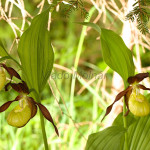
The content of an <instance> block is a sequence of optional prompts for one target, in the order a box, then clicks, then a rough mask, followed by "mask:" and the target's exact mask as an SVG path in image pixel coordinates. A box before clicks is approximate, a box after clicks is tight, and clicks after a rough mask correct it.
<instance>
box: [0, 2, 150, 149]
mask: <svg viewBox="0 0 150 150" xmlns="http://www.w3.org/2000/svg"><path fill="white" fill-rule="evenodd" d="M0 2H1V3H0V4H1V6H2V8H3V10H4V8H5V7H6V0H2V1H1V0H0ZM41 2H44V6H43V9H42V10H45V9H46V8H47V7H48V6H49V3H48V2H49V1H47V0H45V1H41V0H25V1H24V6H25V10H26V11H27V12H28V13H29V14H30V15H31V16H32V17H33V16H35V15H37V14H38V13H39V11H40V8H42V3H41ZM54 2H56V1H54ZM82 2H83V3H84V8H85V9H86V10H87V12H88V11H89V10H90V8H92V7H93V4H92V3H91V1H82ZM124 2H125V3H127V2H126V1H124ZM39 4H41V5H40V6H39V7H37V6H38V5H39ZM106 5H107V2H106V3H104V4H103V3H102V4H99V5H98V8H99V9H100V10H103V12H101V15H100V12H99V11H98V10H97V11H95V12H94V14H93V15H92V18H91V22H93V21H94V20H95V19H97V21H95V22H97V24H98V25H100V26H101V27H103V28H107V29H111V30H113V31H114V32H116V33H117V34H122V29H123V27H124V24H123V22H122V21H121V20H120V16H119V14H115V13H113V12H114V11H116V12H117V10H116V9H115V8H116V7H115V5H113V4H111V6H110V5H109V3H108V5H107V7H106ZM10 6H11V2H9V6H8V10H7V11H5V13H6V15H8V14H9V8H10ZM116 6H117V8H118V9H119V10H121V11H123V7H124V6H122V3H121V2H120V1H116ZM67 7H68V5H67ZM62 9H63V8H62V7H60V6H59V7H57V9H55V10H54V12H53V13H52V16H51V24H50V36H51V42H52V45H53V48H54V52H55V60H54V63H55V64H58V65H60V66H55V65H54V68H53V72H52V73H55V74H56V75H57V78H53V79H54V81H55V84H56V86H57V88H56V86H55V84H54V82H53V80H51V81H50V83H51V87H52V89H53V91H51V89H50V86H49V85H48V84H47V85H46V87H45V89H44V92H43V94H42V99H43V101H42V104H44V105H45V106H46V107H47V108H48V109H49V110H50V112H51V115H52V116H53V118H54V120H55V121H56V124H57V127H58V129H59V132H60V137H57V136H56V134H55V132H54V129H53V127H52V126H51V124H50V123H49V122H47V121H46V122H45V126H46V132H47V137H48V142H49V147H50V148H51V150H83V149H84V148H85V144H86V140H87V137H88V135H89V134H91V133H93V132H96V131H99V130H101V129H103V128H104V127H106V124H107V122H108V120H109V121H110V120H112V118H108V120H107V119H106V120H104V122H103V123H101V119H102V117H103V115H104V108H102V107H101V101H100V99H101V100H103V101H104V102H105V103H111V102H112V101H113V100H114V99H113V97H114V93H113V92H112V91H113V90H114V89H115V85H113V83H112V80H113V73H114V72H113V71H112V70H111V69H109V68H108V67H107V65H106V64H105V63H104V61H103V58H102V52H101V49H100V41H99V35H98V33H97V32H96V31H94V30H93V29H91V28H88V29H87V32H86V34H85V35H84V36H85V40H84V43H83V45H82V53H81V56H80V60H79V64H78V73H79V74H80V75H81V76H82V75H83V73H84V72H86V73H90V71H91V72H93V73H96V74H100V73H103V78H102V80H95V81H93V82H92V84H91V85H90V87H91V88H92V89H93V90H94V93H98V95H99V99H97V97H96V96H95V95H94V94H93V93H91V91H90V90H89V89H87V88H86V89H85V90H84V91H83V92H82V93H79V90H80V89H81V88H82V87H84V86H85V87H86V84H83V83H81V82H80V81H79V80H76V86H75V95H74V101H73V102H74V106H75V114H76V117H75V118H71V117H70V116H69V115H68V113H67V110H66V108H65V105H64V103H63V102H62V100H61V96H60V94H59V92H58V89H59V91H60V93H61V95H62V97H63V99H64V101H65V103H66V106H67V108H70V91H71V86H72V84H71V83H72V82H71V81H72V80H71V79H72V78H71V74H70V73H69V72H67V73H68V75H69V78H68V79H64V78H62V79H59V78H58V74H60V73H66V70H62V69H61V67H65V69H69V70H71V69H72V67H73V65H74V60H75V57H76V53H77V48H78V42H79V39H80V35H81V30H82V26H81V25H78V24H76V23H74V22H83V21H84V17H83V16H82V15H81V11H80V10H76V11H72V13H70V14H69V16H67V17H64V11H62ZM63 10H64V9H63ZM0 11H1V12H2V10H0ZM1 14H2V13H1ZM11 17H12V18H11V20H12V22H13V23H14V24H15V25H17V27H18V28H19V29H21V26H22V20H23V18H22V13H21V11H20V9H19V8H18V7H17V6H16V5H15V4H14V5H13V11H12V14H11ZM25 19H26V21H25V27H24V28H23V30H17V29H16V32H17V39H16V36H15V34H14V31H13V30H12V27H11V26H10V24H9V23H8V20H7V21H6V18H5V19H3V18H1V16H0V39H2V40H3V42H4V45H5V47H6V48H7V50H8V51H9V52H10V54H12V55H13V56H14V58H16V59H17V60H18V54H17V43H16V41H18V40H19V38H20V36H21V33H22V32H23V31H25V30H26V29H27V28H28V27H29V25H30V22H31V20H32V18H31V17H30V16H26V18H25ZM147 38H148V37H147ZM13 43H14V44H13ZM143 43H144V44H147V41H144V42H143ZM139 47H140V48H139V49H140V56H141V57H140V58H141V63H142V69H146V67H149V64H150V62H149V60H150V51H149V50H150V49H149V47H148V46H146V48H145V52H143V47H142V46H141V45H140V44H139ZM132 51H133V53H134V57H135V59H137V56H138V55H137V51H136V46H135V43H134V44H133V48H132ZM7 65H8V66H11V67H15V68H16V70H18V72H19V73H20V74H21V70H19V68H18V66H17V65H16V64H15V63H13V62H12V61H11V60H8V61H7ZM104 70H106V72H104ZM144 71H145V70H143V72H144ZM146 71H149V70H146ZM104 77H105V78H104ZM90 80H91V78H88V79H86V78H85V81H87V82H88V81H90ZM98 82H101V83H100V86H99V88H98V90H97V89H96V87H97V85H98ZM149 85H150V84H149ZM121 88H122V89H123V87H121ZM103 89H104V90H103ZM116 90H118V89H116ZM119 90H121V89H119ZM16 94H17V93H15V92H13V91H11V90H10V91H8V92H4V91H1V92H0V105H2V104H3V103H4V102H6V101H8V100H13V99H14V98H15V97H16ZM53 94H55V96H56V98H57V100H58V101H59V106H60V108H61V109H62V111H63V114H62V113H61V111H60V109H59V106H58V104H57V102H56V100H55V97H54V96H53ZM13 105H15V104H13ZM13 105H12V106H11V107H10V109H9V110H11V108H13ZM9 110H8V111H7V112H6V113H1V114H0V149H1V150H27V149H28V150H43V149H44V144H43V140H42V133H41V126H40V120H39V114H38V115H36V116H35V118H33V119H32V120H31V121H30V122H29V123H28V124H27V125H26V126H25V127H24V128H20V129H16V128H13V127H11V126H9V125H8V124H7V122H6V117H7V114H8V112H9ZM72 119H73V120H74V123H75V124H74V123H73V121H72Z"/></svg>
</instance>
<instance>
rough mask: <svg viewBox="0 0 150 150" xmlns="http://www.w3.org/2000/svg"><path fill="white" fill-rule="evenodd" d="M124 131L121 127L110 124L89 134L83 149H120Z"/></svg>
mask: <svg viewBox="0 0 150 150" xmlns="http://www.w3.org/2000/svg"><path fill="white" fill-rule="evenodd" d="M125 131H126V130H125V129H124V128H123V127H120V126H112V127H109V128H107V129H105V130H103V131H100V132H98V133H95V134H91V135H90V136H89V138H88V141H87V145H86V148H85V150H122V149H123V143H124V133H125Z"/></svg>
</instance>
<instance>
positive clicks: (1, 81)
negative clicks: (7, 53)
mask: <svg viewBox="0 0 150 150" xmlns="http://www.w3.org/2000/svg"><path fill="white" fill-rule="evenodd" d="M5 82H6V74H5V72H4V70H3V68H1V67H0V90H1V89H2V88H3V87H4V85H5Z"/></svg>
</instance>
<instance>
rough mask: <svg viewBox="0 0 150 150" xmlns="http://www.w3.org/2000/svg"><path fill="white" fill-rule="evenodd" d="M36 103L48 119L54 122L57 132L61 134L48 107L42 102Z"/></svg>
mask: <svg viewBox="0 0 150 150" xmlns="http://www.w3.org/2000/svg"><path fill="white" fill-rule="evenodd" d="M36 104H37V105H38V106H39V108H40V110H41V112H42V114H43V116H44V117H45V118H46V119H47V120H48V121H50V122H51V123H52V124H53V126H54V128H55V132H56V133H57V135H58V136H59V132H58V129H57V127H56V126H55V124H54V121H53V118H52V116H51V114H50V112H49V111H48V110H47V108H46V107H45V106H44V105H42V104H40V103H36Z"/></svg>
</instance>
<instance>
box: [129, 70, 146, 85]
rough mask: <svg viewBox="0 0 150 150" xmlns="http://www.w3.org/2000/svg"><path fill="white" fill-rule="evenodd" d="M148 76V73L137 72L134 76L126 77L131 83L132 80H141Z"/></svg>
mask: <svg viewBox="0 0 150 150" xmlns="http://www.w3.org/2000/svg"><path fill="white" fill-rule="evenodd" d="M147 77H149V73H148V72H147V73H139V74H137V75H135V76H131V77H129V78H128V83H129V84H133V83H134V82H137V83H138V82H141V81H142V80H143V79H144V78H147Z"/></svg>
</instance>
